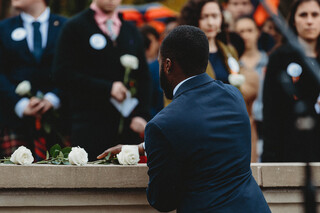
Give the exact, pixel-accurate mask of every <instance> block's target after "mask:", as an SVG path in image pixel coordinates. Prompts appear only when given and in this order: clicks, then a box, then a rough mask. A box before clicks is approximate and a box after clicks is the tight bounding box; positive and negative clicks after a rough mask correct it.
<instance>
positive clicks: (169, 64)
mask: <svg viewBox="0 0 320 213" xmlns="http://www.w3.org/2000/svg"><path fill="white" fill-rule="evenodd" d="M171 70H172V61H171V59H170V58H166V60H165V62H164V71H165V72H166V73H167V74H168V73H170V72H171Z"/></svg>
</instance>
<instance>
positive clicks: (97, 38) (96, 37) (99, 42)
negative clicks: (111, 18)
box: [89, 33, 107, 50]
mask: <svg viewBox="0 0 320 213" xmlns="http://www.w3.org/2000/svg"><path fill="white" fill-rule="evenodd" d="M89 42H90V46H91V47H92V48H93V49H96V50H102V49H103V48H105V47H106V45H107V39H106V38H105V37H104V36H103V35H101V34H99V33H96V34H93V35H92V36H91V37H90V39H89Z"/></svg>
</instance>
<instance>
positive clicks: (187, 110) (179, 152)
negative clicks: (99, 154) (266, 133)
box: [145, 26, 270, 213]
mask: <svg viewBox="0 0 320 213" xmlns="http://www.w3.org/2000/svg"><path fill="white" fill-rule="evenodd" d="M208 53H209V45H208V40H207V38H206V35H205V34H204V33H203V32H202V31H201V30H200V29H198V28H196V27H192V26H179V27H177V28H175V29H174V30H173V31H172V32H171V33H170V34H169V35H168V36H167V37H166V38H165V39H164V41H163V43H162V45H161V48H160V56H159V63H160V82H161V87H162V88H163V90H164V93H165V95H166V97H167V98H169V99H173V100H172V102H171V103H170V104H169V105H168V106H167V107H166V108H164V109H163V110H162V111H160V112H159V113H158V114H157V115H156V116H155V117H154V118H153V119H152V120H151V121H149V123H148V125H147V127H146V130H145V134H146V135H145V150H146V154H147V157H148V162H147V165H148V167H149V170H148V175H149V184H148V188H147V198H148V201H149V203H150V205H151V206H153V207H154V208H156V209H157V210H159V211H172V210H174V209H177V212H215V213H219V212H221V213H222V212H223V213H224V212H238V213H241V212H243V213H250V212H252V213H256V212H259V213H267V212H270V210H269V207H268V205H267V203H266V201H265V199H264V197H263V194H262V192H261V190H260V188H259V186H258V185H257V183H256V181H255V180H254V178H253V176H252V172H251V169H250V156H251V136H250V121H249V118H248V113H247V110H246V105H245V102H244V100H243V97H242V95H241V93H240V91H239V90H238V89H237V88H235V87H233V86H231V85H228V84H224V83H222V82H221V81H217V80H214V79H212V78H211V77H209V75H207V74H206V73H205V70H206V67H207V63H208V55H209V54H208Z"/></svg>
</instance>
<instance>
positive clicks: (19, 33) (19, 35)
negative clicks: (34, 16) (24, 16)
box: [11, 27, 27, 41]
mask: <svg viewBox="0 0 320 213" xmlns="http://www.w3.org/2000/svg"><path fill="white" fill-rule="evenodd" d="M26 36H27V31H26V30H25V29H24V28H22V27H19V28H17V29H15V30H14V31H12V33H11V38H12V40H14V41H22V40H23V39H25V38H26Z"/></svg>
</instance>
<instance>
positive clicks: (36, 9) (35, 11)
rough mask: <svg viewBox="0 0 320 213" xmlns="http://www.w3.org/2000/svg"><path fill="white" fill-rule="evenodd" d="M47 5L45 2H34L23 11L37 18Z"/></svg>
mask: <svg viewBox="0 0 320 213" xmlns="http://www.w3.org/2000/svg"><path fill="white" fill-rule="evenodd" d="M46 9H47V6H46V5H45V4H43V3H38V4H33V5H32V6H30V7H29V8H27V9H25V10H23V12H25V13H28V14H29V15H31V16H32V17H34V18H35V19H37V18H38V17H39V16H40V15H41V14H42V13H43V12H44V11H45V10H46Z"/></svg>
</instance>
